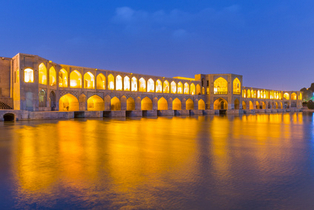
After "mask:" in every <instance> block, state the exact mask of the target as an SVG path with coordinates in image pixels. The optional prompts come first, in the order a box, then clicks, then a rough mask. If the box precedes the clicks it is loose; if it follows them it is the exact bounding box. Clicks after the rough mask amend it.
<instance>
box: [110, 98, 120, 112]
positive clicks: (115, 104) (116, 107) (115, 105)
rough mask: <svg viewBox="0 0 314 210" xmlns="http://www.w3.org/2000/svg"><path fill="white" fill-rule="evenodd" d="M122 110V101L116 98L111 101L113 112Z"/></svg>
mask: <svg viewBox="0 0 314 210" xmlns="http://www.w3.org/2000/svg"><path fill="white" fill-rule="evenodd" d="M118 110H121V101H120V100H119V99H118V98H117V97H116V96H115V97H113V98H112V99H111V111H118Z"/></svg>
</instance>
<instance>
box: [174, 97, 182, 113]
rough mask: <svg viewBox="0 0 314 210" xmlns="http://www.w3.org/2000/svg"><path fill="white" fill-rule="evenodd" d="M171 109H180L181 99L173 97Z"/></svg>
mask: <svg viewBox="0 0 314 210" xmlns="http://www.w3.org/2000/svg"><path fill="white" fill-rule="evenodd" d="M172 110H181V101H180V99H178V98H175V99H174V100H173V101H172Z"/></svg>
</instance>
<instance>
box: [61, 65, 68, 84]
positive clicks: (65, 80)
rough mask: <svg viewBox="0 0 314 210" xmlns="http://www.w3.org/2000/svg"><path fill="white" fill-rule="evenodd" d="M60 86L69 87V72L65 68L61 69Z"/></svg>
mask: <svg viewBox="0 0 314 210" xmlns="http://www.w3.org/2000/svg"><path fill="white" fill-rule="evenodd" d="M59 87H68V72H67V71H66V70H64V69H61V70H60V71H59Z"/></svg>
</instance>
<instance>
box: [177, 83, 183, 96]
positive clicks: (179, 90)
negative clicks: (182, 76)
mask: <svg viewBox="0 0 314 210" xmlns="http://www.w3.org/2000/svg"><path fill="white" fill-rule="evenodd" d="M182 93H183V84H182V82H179V83H178V94H182Z"/></svg>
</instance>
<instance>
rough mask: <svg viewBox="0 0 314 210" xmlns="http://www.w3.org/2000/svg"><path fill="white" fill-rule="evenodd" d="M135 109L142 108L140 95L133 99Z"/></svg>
mask: <svg viewBox="0 0 314 210" xmlns="http://www.w3.org/2000/svg"><path fill="white" fill-rule="evenodd" d="M135 110H142V106H141V98H140V97H137V98H136V99H135Z"/></svg>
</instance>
